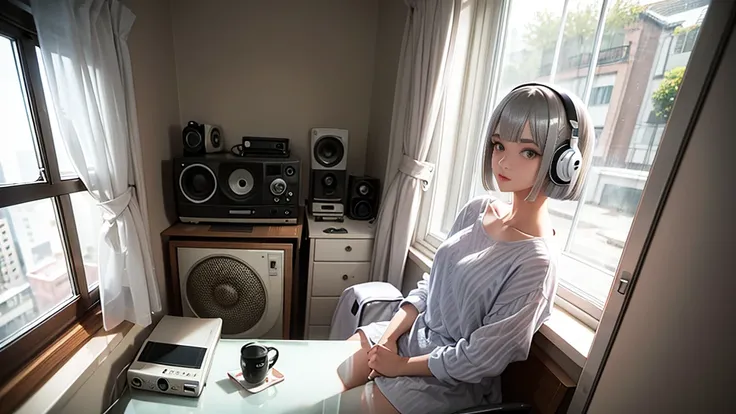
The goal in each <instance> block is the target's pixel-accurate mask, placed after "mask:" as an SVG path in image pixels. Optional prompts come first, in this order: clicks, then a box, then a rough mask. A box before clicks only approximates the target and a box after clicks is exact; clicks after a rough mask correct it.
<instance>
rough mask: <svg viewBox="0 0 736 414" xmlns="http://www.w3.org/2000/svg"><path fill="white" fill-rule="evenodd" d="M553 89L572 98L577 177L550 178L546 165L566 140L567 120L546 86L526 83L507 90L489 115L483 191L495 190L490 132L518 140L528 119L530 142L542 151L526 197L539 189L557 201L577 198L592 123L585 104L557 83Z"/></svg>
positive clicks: (587, 162)
mask: <svg viewBox="0 0 736 414" xmlns="http://www.w3.org/2000/svg"><path fill="white" fill-rule="evenodd" d="M555 89H559V90H560V91H563V92H565V93H566V94H567V95H568V96H569V97H570V98H571V99H572V101H573V103H574V104H575V110H576V111H577V116H578V133H579V135H580V139H579V141H578V147H579V148H580V152H581V153H582V157H583V162H582V165H581V166H580V170H579V172H578V174H577V178H576V179H575V180H573V182H571V183H570V184H567V185H557V184H555V183H553V182H552V181H550V178H549V167H550V164H551V163H552V158H553V156H554V153H555V150H557V148H559V147H560V146H562V145H563V144H565V143H567V142H568V140H569V139H570V134H571V129H570V123H569V122H568V120H567V116H566V115H565V107H564V105H563V103H562V100H561V99H560V97H559V96H557V94H556V93H555V92H553V91H551V90H550V89H549V88H547V87H546V86H541V85H540V86H537V85H527V86H523V87H520V88H516V89H513V90H512V91H511V92H509V93H508V95H506V96H505V97H504V98H503V100H502V101H501V103H499V104H498V106H497V107H496V109H495V110H494V111H493V115H492V116H491V121H490V122H489V124H488V129H487V131H486V136H485V140H484V144H483V169H482V173H483V187H485V189H486V190H487V191H494V190H498V186H497V185H496V182H495V178H494V175H493V167H494V166H493V161H492V156H493V139H492V136H493V134H494V133H495V132H498V133H499V136H500V138H501V139H503V140H506V141H512V142H519V141H520V140H521V132H522V131H523V129H524V125H526V123H527V122H528V123H529V129H530V130H531V133H532V138H533V139H534V143H535V144H537V146H538V147H539V149H541V150H542V163H541V165H540V167H539V172H538V173H537V179H536V181H535V182H534V186H533V187H532V189H531V191H530V192H529V195H528V196H527V198H526V200H527V201H534V200H535V199H536V198H537V195H538V194H539V192H540V191H543V192H544V194H546V195H547V197H550V198H554V199H558V200H578V199H579V198H580V195H581V193H582V188H583V183H584V181H585V177H586V176H587V174H588V170H589V169H590V165H591V162H592V159H593V147H594V144H595V132H594V129H593V122H592V120H591V119H590V114H588V111H587V109H586V108H585V105H583V103H582V101H581V100H580V99H579V98H578V97H577V96H575V95H573V94H571V93H569V92H567V91H566V90H564V89H562V88H559V87H557V86H555Z"/></svg>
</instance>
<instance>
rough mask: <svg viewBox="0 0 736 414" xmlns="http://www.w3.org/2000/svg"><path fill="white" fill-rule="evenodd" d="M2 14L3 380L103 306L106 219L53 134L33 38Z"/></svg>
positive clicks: (0, 321)
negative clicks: (100, 258)
mask: <svg viewBox="0 0 736 414" xmlns="http://www.w3.org/2000/svg"><path fill="white" fill-rule="evenodd" d="M2 12H3V13H4V12H6V9H5V8H3V9H2ZM3 13H0V17H3V19H0V92H1V93H0V125H3V132H2V134H1V135H0V143H1V144H2V148H3V149H2V151H0V229H2V235H3V237H2V243H1V244H0V246H2V249H0V310H1V311H0V358H2V360H3V361H4V362H3V364H1V365H0V377H2V378H11V377H12V373H13V372H15V371H16V370H17V369H18V368H20V367H21V366H22V365H23V364H25V363H26V362H27V361H28V360H29V359H30V358H32V357H34V356H35V355H36V353H38V352H39V351H40V350H41V349H42V348H43V347H45V346H46V345H48V344H49V343H50V341H52V340H54V339H56V337H57V336H58V334H59V333H61V332H62V331H63V330H64V329H65V328H66V327H68V326H69V325H71V324H72V323H74V322H75V321H77V320H79V319H80V318H81V317H82V316H84V315H85V314H86V312H87V311H88V310H89V309H90V308H92V306H93V305H94V304H95V303H96V302H97V301H98V299H99V292H98V289H97V277H98V276H97V237H98V234H99V231H100V228H101V224H102V218H101V215H100V213H99V209H98V207H97V206H96V204H95V203H94V201H93V199H92V197H91V196H90V195H89V194H88V193H87V191H86V189H85V187H84V185H83V184H82V182H81V181H80V180H79V178H77V176H76V174H75V173H74V171H73V169H72V167H71V162H70V160H69V157H68V156H67V154H66V151H65V149H64V146H63V145H62V143H61V142H60V140H59V139H58V134H55V133H54V132H56V130H57V124H56V122H57V121H56V117H55V114H54V113H53V108H52V107H51V106H50V105H47V103H46V101H45V96H47V94H46V93H45V90H44V88H45V87H46V84H45V80H44V78H43V76H44V75H43V71H42V70H41V67H42V65H43V63H42V62H41V61H40V56H39V55H38V54H37V51H38V43H37V39H36V37H35V35H34V34H33V30H32V29H33V28H32V27H30V28H29V27H26V26H23V25H19V24H18V21H15V24H12V25H11V24H8V23H6V22H5V20H4V19H5V18H6V17H5V15H4V14H3ZM21 27H25V28H24V29H22V28H21ZM6 361H7V363H6Z"/></svg>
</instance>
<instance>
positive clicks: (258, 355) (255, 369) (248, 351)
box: [240, 342, 279, 384]
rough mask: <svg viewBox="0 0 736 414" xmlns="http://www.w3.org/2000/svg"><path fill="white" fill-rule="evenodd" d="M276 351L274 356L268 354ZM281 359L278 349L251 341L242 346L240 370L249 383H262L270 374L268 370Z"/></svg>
mask: <svg viewBox="0 0 736 414" xmlns="http://www.w3.org/2000/svg"><path fill="white" fill-rule="evenodd" d="M271 351H273V352H275V354H274V356H273V357H272V358H269V357H268V354H269V353H270V352H271ZM278 359H279V351H278V349H276V348H274V347H271V346H263V345H258V344H256V343H255V342H250V343H247V344H245V345H243V347H242V348H240V370H241V371H242V372H243V379H244V380H245V382H247V383H249V384H260V383H262V382H263V381H264V380H265V379H266V376H267V375H268V370H270V369H271V368H273V366H274V365H275V364H276V361H277V360H278Z"/></svg>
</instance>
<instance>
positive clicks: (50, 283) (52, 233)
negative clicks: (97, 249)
mask: <svg viewBox="0 0 736 414" xmlns="http://www.w3.org/2000/svg"><path fill="white" fill-rule="evenodd" d="M56 217H57V215H56V211H55V208H54V203H53V202H52V200H51V199H45V200H39V201H33V202H30V203H24V204H19V205H15V206H11V207H6V208H3V209H0V346H2V344H3V343H5V342H7V341H8V340H10V339H11V338H13V337H15V335H16V334H19V333H21V332H22V331H24V328H28V327H30V326H32V324H33V321H34V320H36V319H37V318H39V317H42V316H46V315H48V314H49V312H51V311H52V310H53V309H54V308H56V307H57V306H58V305H59V304H61V303H64V302H65V301H67V300H68V299H70V298H71V297H72V295H73V294H74V292H73V285H72V283H71V279H70V277H69V266H68V265H67V259H66V254H65V251H64V248H63V244H62V241H61V237H60V232H59V226H58V225H57V220H56Z"/></svg>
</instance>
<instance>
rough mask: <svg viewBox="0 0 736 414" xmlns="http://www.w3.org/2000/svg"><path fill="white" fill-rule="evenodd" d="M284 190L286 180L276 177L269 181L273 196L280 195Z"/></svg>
mask: <svg viewBox="0 0 736 414" xmlns="http://www.w3.org/2000/svg"><path fill="white" fill-rule="evenodd" d="M285 191H286V181H284V180H282V179H281V178H277V179H275V180H273V181H271V194H273V195H275V196H280V195H281V194H284V192H285Z"/></svg>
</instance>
